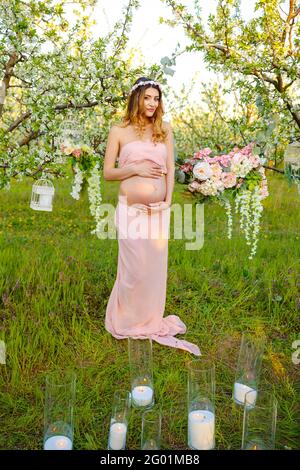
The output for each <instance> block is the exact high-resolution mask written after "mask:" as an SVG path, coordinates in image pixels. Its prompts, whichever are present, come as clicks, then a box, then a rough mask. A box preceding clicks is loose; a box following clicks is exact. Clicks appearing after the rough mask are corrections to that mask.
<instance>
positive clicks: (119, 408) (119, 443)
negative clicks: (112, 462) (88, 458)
mask: <svg viewBox="0 0 300 470" xmlns="http://www.w3.org/2000/svg"><path fill="white" fill-rule="evenodd" d="M129 411H130V393H129V392H128V391H126V390H117V391H116V392H115V393H114V399H113V406H112V413H111V418H110V425H109V436H108V450H124V449H125V448H126V435H127V426H128V416H129Z"/></svg>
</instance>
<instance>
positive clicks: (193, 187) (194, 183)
mask: <svg viewBox="0 0 300 470" xmlns="http://www.w3.org/2000/svg"><path fill="white" fill-rule="evenodd" d="M200 187H201V185H200V183H198V181H192V183H190V184H189V185H188V189H189V191H191V192H192V193H194V192H195V191H197V192H199V189H200Z"/></svg>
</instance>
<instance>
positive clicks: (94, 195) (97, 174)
mask: <svg viewBox="0 0 300 470" xmlns="http://www.w3.org/2000/svg"><path fill="white" fill-rule="evenodd" d="M88 196H89V202H90V212H91V214H92V216H93V217H94V218H95V221H96V227H95V229H94V230H92V231H91V234H93V235H97V236H98V238H101V237H100V235H101V234H102V233H103V226H104V222H105V219H102V218H101V210H100V209H101V203H102V195H101V170H100V168H99V163H98V162H97V163H96V164H95V166H94V168H93V169H92V171H91V176H90V177H89V179H88Z"/></svg>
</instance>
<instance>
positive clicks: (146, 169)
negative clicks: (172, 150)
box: [135, 159, 165, 178]
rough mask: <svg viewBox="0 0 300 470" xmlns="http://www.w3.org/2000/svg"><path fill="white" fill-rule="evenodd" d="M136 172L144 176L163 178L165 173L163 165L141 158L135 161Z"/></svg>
mask: <svg viewBox="0 0 300 470" xmlns="http://www.w3.org/2000/svg"><path fill="white" fill-rule="evenodd" d="M135 165H136V174H137V175H138V176H143V177H144V178H161V177H162V176H163V175H164V173H165V172H164V171H163V170H162V167H161V165H159V164H158V163H154V162H152V161H151V160H147V159H144V160H141V161H139V162H136V163H135Z"/></svg>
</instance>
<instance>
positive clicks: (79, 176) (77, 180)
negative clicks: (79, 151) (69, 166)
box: [70, 164, 83, 200]
mask: <svg viewBox="0 0 300 470" xmlns="http://www.w3.org/2000/svg"><path fill="white" fill-rule="evenodd" d="M74 171H75V177H74V183H73V186H72V191H71V193H70V194H71V196H72V197H73V198H74V199H77V200H78V199H79V198H80V191H81V187H82V182H83V172H82V171H81V170H80V168H79V165H78V164H76V165H75V166H74Z"/></svg>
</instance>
